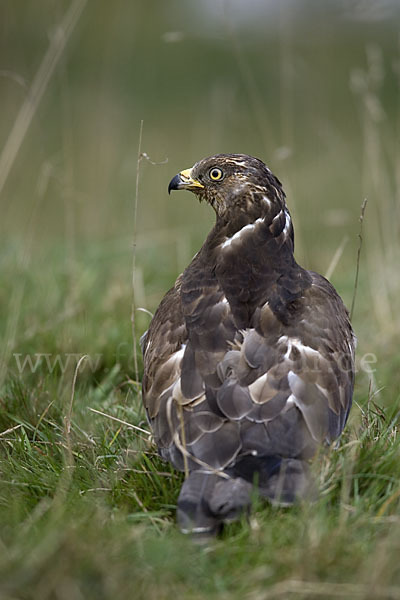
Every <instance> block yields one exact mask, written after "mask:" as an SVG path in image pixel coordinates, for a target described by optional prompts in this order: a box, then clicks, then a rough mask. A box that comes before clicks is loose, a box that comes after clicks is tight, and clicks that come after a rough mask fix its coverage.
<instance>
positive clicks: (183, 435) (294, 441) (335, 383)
mask: <svg viewBox="0 0 400 600" xmlns="http://www.w3.org/2000/svg"><path fill="white" fill-rule="evenodd" d="M180 189H184V190H190V191H192V192H194V193H195V194H196V195H197V196H198V198H199V199H200V200H205V201H206V202H208V203H209V204H210V205H211V206H212V207H213V209H214V211H215V213H216V223H215V226H214V227H213V229H212V230H211V232H210V233H209V235H208V237H207V239H206V241H205V242H204V244H203V246H202V248H201V249H200V251H199V252H198V253H197V254H196V255H195V257H194V258H193V260H192V262H191V263H190V265H189V266H188V267H187V268H186V269H185V271H184V272H183V273H182V274H181V275H180V276H179V277H178V279H177V280H176V283H175V285H174V287H173V288H172V289H170V290H169V292H168V293H167V294H166V295H165V297H164V299H163V300H162V302H161V304H160V306H159V307H158V310H157V312H156V314H155V316H154V318H153V320H152V322H151V324H150V327H149V330H148V331H147V332H146V333H145V334H144V336H143V337H142V340H141V341H142V350H143V356H144V376H143V402H144V405H145V407H146V411H147V415H148V419H149V422H150V425H151V428H152V431H153V433H154V439H155V442H156V444H157V446H158V449H159V452H160V454H161V456H162V457H163V458H164V459H166V460H168V461H170V462H171V463H172V464H173V465H174V466H175V467H176V468H177V469H180V470H182V471H185V473H186V478H185V481H184V484H183V486H182V489H181V492H180V495H179V499H178V508H177V517H178V523H179V524H180V527H181V529H182V531H184V532H192V533H194V534H196V533H197V534H207V535H209V534H214V533H216V532H217V531H218V530H219V529H220V527H221V526H222V524H223V523H225V522H229V521H231V520H233V519H235V518H236V517H237V516H238V515H239V514H240V513H241V512H243V511H244V510H247V509H248V508H249V506H250V503H251V497H252V494H253V490H255V489H256V490H257V491H258V493H259V494H260V495H261V496H262V497H265V498H267V499H269V500H270V501H271V502H276V503H280V504H283V505H288V504H292V503H293V502H295V501H296V500H301V499H304V498H307V497H310V496H312V495H313V491H312V490H313V487H314V486H313V483H312V478H311V476H310V472H309V461H310V459H311V458H312V457H313V455H314V454H315V453H316V451H317V449H318V447H319V446H320V445H323V444H326V443H330V442H332V441H333V440H335V439H336V438H337V437H338V436H339V435H340V434H341V432H342V430H343V427H344V425H345V423H346V419H347V417H348V414H349V410H350V407H351V400H352V393H353V381H354V346H355V338H354V335H353V331H352V328H351V325H350V321H349V316H348V312H347V310H346V308H345V306H344V305H343V302H342V300H341V299H340V297H339V296H338V294H337V293H336V291H335V289H334V288H333V286H332V285H331V284H330V283H329V282H328V281H327V280H326V279H325V278H324V277H322V276H321V275H319V274H318V273H314V272H312V271H307V270H306V269H303V268H302V267H301V266H300V265H298V264H297V262H296V260H295V259H294V256H293V247H294V235H293V225H292V219H291V217H290V213H289V211H288V209H287V206H286V202H285V193H284V192H283V189H282V186H281V183H280V182H279V180H278V179H277V178H276V177H275V176H274V175H273V174H272V173H271V171H270V170H269V169H268V168H267V167H266V165H265V164H264V163H263V162H262V161H261V160H259V159H257V158H253V157H251V156H247V155H242V154H218V155H216V156H211V157H209V158H205V159H203V160H200V161H199V162H197V163H196V164H195V165H194V166H193V167H192V168H191V169H187V170H184V171H181V172H180V173H179V174H178V175H176V176H175V177H174V178H173V179H172V180H171V182H170V184H169V188H168V191H169V192H170V191H171V190H180Z"/></svg>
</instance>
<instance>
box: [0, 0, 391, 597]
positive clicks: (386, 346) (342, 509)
mask: <svg viewBox="0 0 400 600" xmlns="http://www.w3.org/2000/svg"><path fill="white" fill-rule="evenodd" d="M74 16H75V17H74ZM68 21H69V22H70V24H71V23H72V25H71V26H70V28H69V29H70V30H69V31H65V30H64V29H63V27H64V26H65V24H66V22H67V23H68ZM399 25H400V4H399V2H398V1H397V0H361V1H359V0H336V1H334V0H330V1H329V0H326V1H323V2H322V1H317V0H279V1H278V0H275V1H273V0H246V1H245V0H197V1H194V0H191V1H190V0H186V1H184V0H168V1H162V0H146V1H144V0H131V1H127V0H126V1H122V0H114V1H113V2H110V1H105V0H91V1H90V0H88V1H85V0H70V1H66V0H35V1H25V2H23V1H16V0H2V2H1V4H0V99H1V111H0V278H1V286H0V452H1V454H0V596H1V597H2V598H5V599H6V600H16V598H18V599H19V598H23V599H24V600H26V599H31V598H32V599H34V600H36V599H37V598H41V599H43V600H47V599H48V600H53V599H57V600H64V599H65V598H68V600H75V598H76V599H77V600H81V599H82V598H85V599H86V598H96V600H99V599H103V598H104V599H105V600H108V599H111V598H112V599H113V600H114V599H115V598H118V599H125V598H133V597H135V598H136V597H138V598H139V597H146V599H149V598H150V599H152V598H154V599H157V600H162V599H163V598H165V599H168V600H169V599H170V598H171V597H178V598H179V597H182V598H183V597H184V598H199V597H201V594H202V591H201V590H206V592H207V597H210V598H211V597H218V598H219V597H222V598H234V597H237V598H240V599H241V600H242V598H248V599H252V600H256V599H259V600H261V599H262V598H267V597H268V598H281V597H282V598H286V597H288V596H289V594H291V593H292V592H293V594H295V597H296V598H303V597H304V598H309V597H311V595H312V596H313V597H318V598H319V597H321V598H322V597H323V598H331V597H332V598H333V597H344V598H346V597H349V598H354V597H357V598H365V600H367V599H370V598H399V597H400V596H399V589H400V588H399V585H400V580H399V569H398V556H399V539H400V535H399V517H398V514H399V498H400V487H399V482H400V461H399V437H398V427H399V425H398V417H399V408H398V407H399V404H398V402H399V391H400V352H399V343H400V311H399V296H400V274H399V265H400V144H399V140H400V51H399V50H400V46H399V30H400V28H399ZM67 29H68V28H67ZM63 32H64V33H63ZM67 34H68V36H67V37H68V39H67V40H66V44H65V47H64V46H63V35H67ZM69 34H70V35H69ZM38 82H39V83H41V85H42V87H40V85H39V86H37V85H36V84H37V83H38ZM41 92H43V93H42V94H41ZM141 124H142V125H141ZM141 129H142V140H141V144H140V139H139V138H140V131H141ZM139 152H140V153H142V155H141V156H139ZM218 152H240V153H248V154H251V155H255V156H258V157H260V158H262V159H263V160H264V161H265V162H266V163H267V164H268V166H269V167H270V168H271V170H272V171H273V172H274V173H275V174H276V175H277V176H278V177H279V179H280V180H281V181H282V183H283V186H284V189H285V190H286V193H287V200H288V206H289V208H290V210H291V213H292V217H293V221H294V226H295V238H296V257H297V259H298V261H299V262H300V263H301V264H302V265H303V266H305V267H307V268H310V269H314V270H317V271H319V272H321V273H322V274H326V273H327V274H329V277H330V279H331V281H332V282H333V283H334V285H335V286H336V288H337V289H338V291H339V293H340V294H341V295H342V297H343V299H344V301H345V303H346V304H347V306H348V307H349V308H350V306H351V304H352V298H353V291H354V281H355V275H356V261H357V250H358V248H359V243H360V240H359V234H360V222H359V217H360V210H361V209H360V207H361V204H362V202H363V201H364V199H367V200H368V203H367V207H366V212H365V219H364V222H363V230H362V239H363V245H362V249H361V254H360V264H359V266H360V273H359V282H358V296H357V301H356V305H355V312H354V318H353V323H354V328H355V330H356V333H357V336H358V340H359V345H358V350H357V369H358V373H357V378H356V388H355V403H354V408H353V410H352V413H351V418H350V422H349V424H348V426H347V427H346V430H345V433H344V436H343V437H342V442H341V445H340V448H339V449H338V450H336V449H332V450H331V451H330V452H327V454H326V455H323V456H322V458H321V464H322V467H321V469H320V471H319V476H318V477H319V483H320V488H321V490H322V494H321V500H320V501H319V503H317V504H316V505H314V506H313V507H312V508H311V510H310V509H309V508H307V507H298V508H296V509H293V510H289V511H285V510H284V509H275V508H273V507H265V506H262V507H258V508H257V507H256V508H255V510H254V513H253V517H252V519H251V520H250V521H249V523H242V524H239V525H238V526H236V528H235V526H234V527H233V529H232V528H231V529H230V530H229V531H228V533H227V537H228V538H229V543H228V544H227V543H225V541H224V540H222V541H221V542H218V543H217V545H216V546H215V547H213V548H210V549H207V551H205V552H202V551H201V550H200V549H198V548H195V547H193V546H192V545H191V543H190V540H189V541H188V540H183V539H182V538H180V537H178V536H177V534H176V532H175V526H174V524H173V523H174V505H175V502H176V497H177V494H178V491H179V487H180V483H181V478H180V476H179V475H177V474H176V473H175V472H174V471H173V470H172V469H171V468H170V467H169V466H168V465H165V464H162V463H161V462H160V461H159V460H158V459H157V457H156V454H155V449H154V447H153V446H152V445H151V444H150V443H149V441H148V438H147V437H146V433H143V431H138V430H137V429H132V426H133V427H134V426H139V427H140V428H141V429H146V428H147V423H146V419H145V415H144V411H143V409H142V408H141V400H140V386H139V380H140V375H141V361H140V354H139V353H138V355H137V361H138V368H137V369H136V366H135V355H134V352H133V347H134V344H133V337H134V338H136V342H137V341H138V338H139V335H140V334H141V333H142V332H143V331H144V330H145V329H146V327H147V325H148V322H149V319H150V316H149V314H148V313H147V312H144V311H142V310H139V309H145V310H147V311H151V312H152V311H154V310H155V308H156V307H157V305H158V303H159V301H160V299H161V297H162V296H163V294H164V293H165V291H166V290H167V289H168V287H169V286H171V285H172V284H173V282H174V280H175V278H176V276H177V275H178V273H179V272H180V271H182V270H183V269H184V268H185V266H186V265H187V264H188V262H189V261H190V258H191V256H192V255H193V254H194V253H195V252H196V251H197V250H198V248H199V247H200V245H201V244H202V242H203V240H204V238H205V236H206V234H207V233H208V231H209V229H210V228H211V226H212V224H213V221H214V215H213V213H212V210H211V208H210V207H208V206H206V205H200V204H198V202H197V201H196V199H195V198H194V197H193V195H191V194H189V193H184V192H182V193H179V194H173V195H171V196H168V194H167V187H168V183H169V181H170V179H171V178H172V177H173V176H174V175H175V174H176V173H177V172H178V171H180V170H182V169H183V168H187V167H190V166H191V165H192V164H193V163H194V162H196V161H197V160H199V159H200V158H202V157H204V156H207V155H211V154H215V153H218ZM135 207H136V208H135ZM135 214H136V215H137V218H136V219H135ZM133 267H134V268H133ZM133 271H134V275H133ZM132 282H134V285H132ZM133 299H134V304H135V310H132V303H133ZM132 314H133V317H134V318H133V320H134V328H135V332H136V333H135V336H132V323H131V318H132ZM136 345H137V344H136ZM83 355H88V358H87V359H84V360H83V362H82V363H81V366H80V369H79V372H78V370H77V369H76V366H77V362H78V359H79V357H81V356H83ZM74 376H76V379H74ZM382 407H384V408H385V411H386V412H385V411H382ZM90 409H92V410H90ZM93 409H94V411H100V413H99V412H93ZM320 466H321V465H320ZM302 581H306V582H308V583H307V585H308V586H309V587H307V586H306V587H305V588H304V586H303V585H302ZM329 582H331V583H329ZM325 583H326V586H325ZM321 585H322V587H321ZM390 585H391V586H392V587H385V586H390ZM270 586H272V587H270ZM310 586H311V587H310ZM313 586H314V587H313ZM318 586H320V587H318ZM324 586H325V587H324ZM332 586H333V587H332ZM335 586H336V587H335ZM341 586H342V587H341ZM395 586H397V587H395ZM199 590H200V591H199ZM307 590H309V591H310V590H311V591H310V592H309V593H310V595H309V594H308V592H307ZM269 591H270V592H271V594H270V595H269Z"/></svg>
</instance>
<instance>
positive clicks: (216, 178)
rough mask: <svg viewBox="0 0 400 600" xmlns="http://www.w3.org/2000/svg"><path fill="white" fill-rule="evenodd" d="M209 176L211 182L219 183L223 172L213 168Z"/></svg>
mask: <svg viewBox="0 0 400 600" xmlns="http://www.w3.org/2000/svg"><path fill="white" fill-rule="evenodd" d="M209 175H210V179H212V180H213V181H219V180H220V179H222V178H223V176H224V174H223V172H222V171H221V169H219V168H218V167H213V168H212V169H210V173H209Z"/></svg>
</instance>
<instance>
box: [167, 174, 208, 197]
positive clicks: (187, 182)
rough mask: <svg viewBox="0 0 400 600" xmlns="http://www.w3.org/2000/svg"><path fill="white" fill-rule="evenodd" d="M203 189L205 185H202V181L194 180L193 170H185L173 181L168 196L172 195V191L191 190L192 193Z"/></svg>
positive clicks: (170, 183)
mask: <svg viewBox="0 0 400 600" xmlns="http://www.w3.org/2000/svg"><path fill="white" fill-rule="evenodd" d="M203 188H204V185H202V184H201V183H200V181H197V179H193V177H192V169H185V170H184V171H181V172H180V173H178V175H175V177H173V178H172V179H171V181H170V182H169V186H168V194H170V193H171V190H191V191H192V192H195V191H197V190H199V189H203Z"/></svg>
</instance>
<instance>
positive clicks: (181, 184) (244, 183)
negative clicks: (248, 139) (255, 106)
mask: <svg viewBox="0 0 400 600" xmlns="http://www.w3.org/2000/svg"><path fill="white" fill-rule="evenodd" d="M171 190H190V191H191V192H194V193H195V194H196V195H197V196H198V197H199V199H200V200H206V202H208V203H209V204H211V206H212V207H213V208H214V210H215V212H216V213H217V216H218V217H221V218H226V217H228V218H229V216H230V215H231V214H233V213H237V212H238V211H239V212H257V210H258V209H259V208H260V209H262V210H263V211H264V210H266V206H267V204H268V202H269V203H270V206H272V205H276V209H279V208H281V207H282V205H284V202H285V200H284V198H285V195H284V192H283V190H282V187H281V183H280V181H279V180H278V179H277V178H276V177H275V176H274V175H273V174H272V173H271V171H270V170H269V169H268V167H267V166H266V165H265V164H264V163H263V162H262V161H261V160H260V159H258V158H254V157H253V156H248V155H246V154H216V155H215V156H210V157H208V158H203V159H202V160H200V161H199V162H197V163H196V164H195V165H194V166H193V167H192V168H191V169H185V170H184V171H181V172H180V173H178V175H175V177H173V179H172V180H171V181H170V184H169V186H168V192H171ZM266 200H267V202H266Z"/></svg>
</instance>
